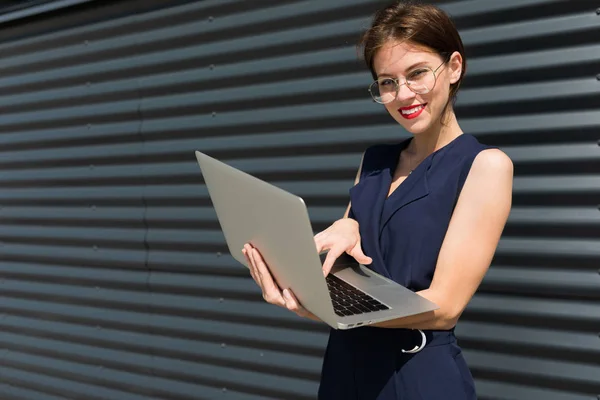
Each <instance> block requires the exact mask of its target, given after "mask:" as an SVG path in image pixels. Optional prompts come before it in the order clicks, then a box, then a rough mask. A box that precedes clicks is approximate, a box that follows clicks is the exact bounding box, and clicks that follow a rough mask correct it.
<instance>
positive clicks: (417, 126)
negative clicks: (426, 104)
mask: <svg viewBox="0 0 600 400" xmlns="http://www.w3.org/2000/svg"><path fill="white" fill-rule="evenodd" d="M402 126H403V128H404V129H406V130H407V131H408V132H410V133H412V134H413V135H419V134H421V133H423V132H425V131H427V129H428V128H429V124H428V123H426V121H416V122H415V123H414V124H402Z"/></svg>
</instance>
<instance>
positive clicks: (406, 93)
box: [396, 84, 416, 102]
mask: <svg viewBox="0 0 600 400" xmlns="http://www.w3.org/2000/svg"><path fill="white" fill-rule="evenodd" d="M415 96H416V94H415V92H413V91H412V90H410V89H409V88H408V85H406V84H404V85H400V87H399V88H398V93H397V94H396V100H397V101H399V102H406V101H407V100H411V99H413V98H414V97H415Z"/></svg>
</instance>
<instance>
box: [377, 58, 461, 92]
mask: <svg viewBox="0 0 600 400" xmlns="http://www.w3.org/2000/svg"><path fill="white" fill-rule="evenodd" d="M448 61H450V59H449V58H448V57H447V58H446V59H445V60H444V62H442V63H441V64H440V65H439V66H438V67H437V68H436V69H435V70H434V69H431V67H423V68H426V69H428V70H430V71H431V72H432V73H433V87H435V84H436V83H437V75H436V73H437V71H438V70H439V69H440V68H441V67H442V65H444V64H446V63H447V62H448ZM386 79H391V80H392V81H394V83H395V84H396V95H395V96H394V99H395V98H396V97H398V93H400V87H401V86H404V85H406V87H407V88H408V90H410V91H411V92H413V93H415V94H426V93H429V92H431V91H432V90H433V88H431V89H429V90H428V91H426V92H423V93H419V92H415V91H414V90H413V89H412V88H411V87H410V85H409V84H408V80H407V79H406V78H404V83H402V84H400V80H399V79H397V78H392V77H389V78H386ZM375 83H377V84H379V79H376V80H374V81H373V82H372V83H371V84H370V85H369V89H368V90H369V93H370V94H371V98H372V99H373V101H375V102H376V103H379V104H388V103H391V102H392V101H394V100H390V101H388V102H386V103H382V102H379V101H377V100H376V99H375V96H373V92H372V91H371V86H373V84H375Z"/></svg>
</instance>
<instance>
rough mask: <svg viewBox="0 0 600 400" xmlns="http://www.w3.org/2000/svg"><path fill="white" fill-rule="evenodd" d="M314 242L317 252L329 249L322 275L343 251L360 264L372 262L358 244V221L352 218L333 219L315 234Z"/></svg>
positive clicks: (329, 269) (326, 272) (325, 273)
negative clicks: (332, 221) (325, 227)
mask: <svg viewBox="0 0 600 400" xmlns="http://www.w3.org/2000/svg"><path fill="white" fill-rule="evenodd" d="M315 244H316V246H317V251H318V252H319V253H321V252H323V251H324V250H329V252H328V253H327V257H326V258H325V261H324V262H323V275H325V276H327V274H329V271H331V268H332V267H333V264H334V262H335V260H336V259H337V258H338V257H339V256H341V255H342V254H343V253H348V254H349V255H351V256H352V257H354V259H355V260H356V261H358V262H359V263H360V264H363V265H368V264H371V263H372V262H373V259H372V258H371V257H367V256H366V255H365V254H364V253H363V250H362V247H361V245H360V233H359V230H358V222H356V220H354V219H352V218H342V219H339V220H337V221H335V222H334V223H333V224H332V225H331V226H330V227H329V228H327V229H325V230H324V231H322V232H319V233H317V234H316V235H315Z"/></svg>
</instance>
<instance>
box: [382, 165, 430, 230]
mask: <svg viewBox="0 0 600 400" xmlns="http://www.w3.org/2000/svg"><path fill="white" fill-rule="evenodd" d="M430 165H431V157H428V158H426V159H425V160H423V162H422V163H421V164H419V166H418V167H417V168H416V169H415V170H414V171H413V172H412V174H410V175H409V176H408V177H407V178H406V179H405V180H404V181H403V182H402V183H401V184H400V186H398V187H397V188H396V190H394V192H393V193H392V194H391V195H390V197H389V198H388V199H387V200H385V207H383V212H382V214H381V224H380V228H379V231H378V237H379V235H381V232H383V229H384V228H385V225H386V224H387V223H388V222H389V221H390V219H391V218H392V216H393V215H394V214H395V213H396V212H397V211H398V210H400V209H401V208H402V207H404V206H406V205H407V204H409V203H412V202H413V201H416V200H419V199H421V198H423V197H425V196H427V195H428V194H429V186H428V184H427V170H428V169H429V166H430ZM390 184H391V178H390ZM386 189H387V190H389V184H388V186H387V187H386Z"/></svg>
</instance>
